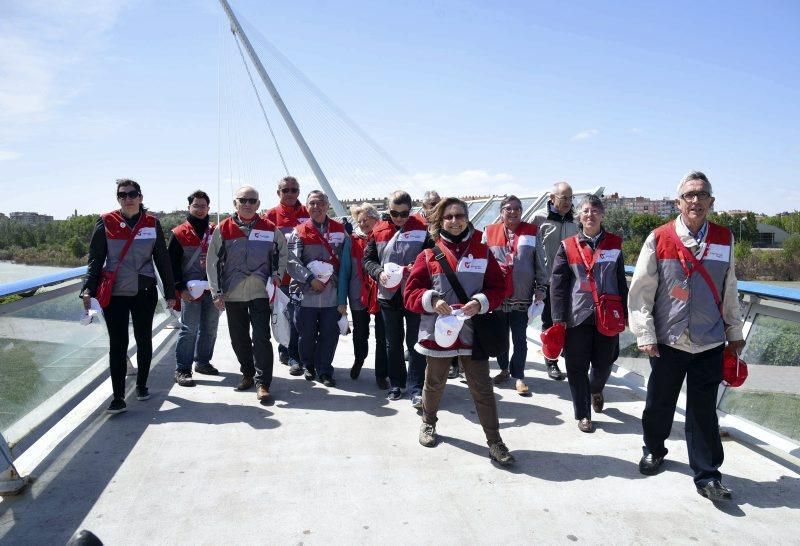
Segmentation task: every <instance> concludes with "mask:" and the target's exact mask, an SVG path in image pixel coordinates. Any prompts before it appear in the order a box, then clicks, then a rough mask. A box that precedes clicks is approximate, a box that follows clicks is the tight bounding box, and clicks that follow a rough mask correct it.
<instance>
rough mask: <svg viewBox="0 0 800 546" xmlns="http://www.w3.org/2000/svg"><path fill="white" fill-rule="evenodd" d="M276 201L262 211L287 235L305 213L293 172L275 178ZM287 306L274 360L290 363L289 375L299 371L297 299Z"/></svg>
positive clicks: (285, 282)
mask: <svg viewBox="0 0 800 546" xmlns="http://www.w3.org/2000/svg"><path fill="white" fill-rule="evenodd" d="M277 194H278V199H279V202H278V204H277V205H276V206H275V207H273V208H271V209H269V210H268V211H267V212H266V213H265V217H266V219H267V220H269V221H270V222H272V223H273V224H275V225H276V226H277V227H278V229H279V230H281V233H283V235H284V236H285V237H286V238H288V237H289V235H290V234H291V233H292V231H294V228H295V227H297V226H299V225H301V224H303V223H305V222H307V221H308V218H309V215H308V210H306V207H305V206H304V205H303V204H302V203H301V202H300V199H299V198H300V183H299V182H298V181H297V179H296V178H295V177H294V176H285V177H283V178H281V179H280V180H279V181H278V191H277ZM291 280H292V279H291V277H290V276H289V273H288V272H287V273H284V274H283V278H282V279H281V291H282V292H283V293H284V294H286V295H287V296H288V295H289V284H290V283H291ZM288 310H289V314H290V317H289V318H290V320H289V346H288V347H284V346H283V345H280V344H279V345H278V360H279V361H280V362H281V363H282V364H285V365H287V366H290V368H289V373H290V374H291V375H303V367H302V366H301V365H300V354H299V353H298V350H297V328H295V325H294V313H295V312H296V311H297V302H296V301H294V300H292V299H290V300H289V305H288Z"/></svg>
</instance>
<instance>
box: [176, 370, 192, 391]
mask: <svg viewBox="0 0 800 546" xmlns="http://www.w3.org/2000/svg"><path fill="white" fill-rule="evenodd" d="M175 383H177V384H178V385H180V386H181V387H194V379H192V374H191V373H189V372H175Z"/></svg>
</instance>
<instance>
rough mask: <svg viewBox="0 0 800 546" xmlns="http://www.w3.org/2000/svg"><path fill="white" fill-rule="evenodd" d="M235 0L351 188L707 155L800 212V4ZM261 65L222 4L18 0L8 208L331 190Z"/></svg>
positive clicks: (335, 179) (517, 188) (1, 20)
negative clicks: (118, 194) (134, 185)
mask: <svg viewBox="0 0 800 546" xmlns="http://www.w3.org/2000/svg"><path fill="white" fill-rule="evenodd" d="M230 1H231V5H232V7H233V9H234V11H236V13H237V15H239V16H240V17H241V18H242V21H243V24H244V26H245V29H246V31H247V32H248V34H249V35H250V39H251V41H252V42H253V46H254V48H255V49H256V50H257V51H258V52H259V55H262V59H263V62H264V65H265V66H266V67H267V70H268V72H269V73H270V76H271V77H272V78H273V80H274V83H275V85H276V87H277V88H278V91H279V92H280V93H281V95H282V96H283V99H284V102H285V103H286V104H287V106H288V107H289V109H290V111H291V112H292V115H293V116H294V117H295V119H296V122H297V125H298V126H299V127H300V129H301V131H302V132H303V133H304V135H305V136H306V139H307V141H308V144H309V146H310V148H311V149H312V150H313V152H314V153H315V155H317V156H318V159H319V161H320V164H321V165H322V167H323V170H324V171H325V172H326V175H327V177H328V179H329V180H330V182H331V184H332V185H333V187H334V190H335V191H336V193H337V195H339V197H342V198H344V197H362V196H363V197H368V196H369V197H372V196H377V195H383V194H386V193H388V192H389V191H390V190H393V189H397V188H403V189H407V190H409V192H410V193H411V194H412V196H413V197H421V194H422V192H423V191H424V190H425V189H436V190H438V191H439V193H441V194H443V195H448V194H450V195H452V194H455V195H475V194H481V195H484V194H490V193H494V194H505V193H516V194H518V195H532V194H536V193H540V192H541V191H544V190H546V189H548V188H549V187H550V186H551V185H552V184H553V183H554V182H556V181H559V180H566V181H568V182H570V183H571V184H572V186H573V187H574V188H575V189H576V190H579V189H595V188H597V187H604V188H605V192H606V194H610V193H614V192H616V193H619V194H621V195H625V196H636V195H643V196H647V197H653V198H657V197H663V196H670V197H672V196H674V194H675V188H676V185H677V183H678V181H679V180H680V178H681V176H682V175H683V174H685V173H686V172H689V171H692V170H702V171H704V172H705V173H706V174H707V175H708V177H709V179H710V180H711V182H712V184H713V186H714V193H715V195H716V199H717V201H716V204H715V208H716V209H717V210H730V209H746V210H753V211H755V212H761V213H767V214H774V213H777V212H780V211H785V210H796V209H800V185H799V184H798V182H797V178H798V177H797V174H796V173H798V172H800V127H799V124H798V122H800V103H799V102H798V100H797V97H798V96H800V92H799V91H798V89H799V88H800V85H799V84H800V63H798V62H797V59H798V58H800V2H796V1H789V0H787V1H763V0H762V1H758V2H755V1H753V2H737V1H726V2H722V1H710V2H698V1H684V0H677V1H671V2H666V1H664V2H634V1H618V2H597V1H591V0H585V1H584V0H576V1H571V2H538V1H518V2H517V1H495V2H488V1H474V0H473V1H468V0H460V1H450V0H447V1H444V0H428V1H422V0H419V1H394V2H389V1H383V0H373V1H348V0H337V1H333V0H330V1H323V0H319V1H310V0H295V1H293V2H273V1H268V0H230ZM267 40H268V42H267ZM270 44H271V45H270ZM273 47H274V48H276V49H277V50H278V51H280V52H281V53H282V54H283V55H285V56H286V57H287V58H288V59H289V60H290V61H291V63H292V65H293V66H294V67H296V68H287V66H286V65H284V64H282V63H281V62H280V61H279V59H280V57H279V56H278V55H277V54H276V53H275V52H274V50H273V49H272V48H273ZM243 66H244V65H243V64H242V60H241V58H240V57H239V53H238V51H237V48H236V42H235V41H234V39H233V38H232V35H231V33H230V31H229V27H228V23H227V20H226V17H225V15H224V13H223V11H222V9H221V7H220V6H219V3H218V2H217V1H216V0H175V1H171V2H161V1H156V0H93V1H92V2H85V1H77V0H0V192H2V193H1V194H2V199H0V212H4V213H6V214H8V213H9V212H11V211H20V210H23V211H31V210H32V211H37V212H40V213H45V214H51V215H54V216H55V217H56V218H65V217H67V216H68V215H70V214H72V213H73V211H75V210H77V211H78V213H79V214H93V213H98V212H102V211H106V210H111V209H113V208H115V207H116V205H117V204H116V200H115V197H114V193H115V184H114V180H115V179H117V178H132V179H134V180H137V181H138V182H139V183H140V184H141V185H142V189H143V193H144V195H145V199H144V201H145V204H146V205H147V206H148V207H149V208H150V209H152V210H173V209H177V208H183V207H185V206H186V200H185V196H186V195H188V194H189V193H190V192H192V191H193V190H195V189H198V188H201V189H204V190H206V191H208V193H210V194H211V195H212V208H214V209H216V208H217V207H218V206H220V207H221V208H222V209H223V210H228V209H229V208H230V197H229V196H230V194H231V191H232V189H234V188H235V187H238V186H239V185H242V184H252V185H253V186H255V187H256V188H257V189H259V190H260V191H261V195H262V205H263V206H265V207H267V206H272V205H274V204H275V201H276V199H277V198H276V197H275V185H276V182H277V180H278V179H279V178H280V177H282V176H284V175H285V174H286V173H287V172H289V173H291V174H294V175H296V176H297V177H298V178H299V179H300V182H301V186H302V188H303V190H304V192H305V190H310V189H311V188H312V187H316V186H317V182H316V181H315V180H314V178H313V176H312V174H311V171H310V169H309V167H308V166H307V165H306V164H305V162H304V161H303V158H302V155H301V153H300V151H299V150H298V148H297V146H296V145H294V143H293V142H292V139H291V137H290V135H289V133H288V130H287V129H286V126H285V124H284V123H283V122H282V120H281V118H280V116H279V114H278V113H277V112H276V110H275V107H274V105H273V104H272V102H271V100H270V98H269V95H268V93H267V92H266V91H265V90H264V88H263V86H262V85H261V84H260V83H259V87H258V89H259V96H260V98H261V100H262V102H263V103H264V108H265V112H266V114H267V119H268V120H269V121H270V126H271V127H272V130H273V132H274V133H275V140H277V142H278V146H277V148H276V145H275V143H274V141H273V139H272V137H271V136H270V133H269V128H268V127H267V124H266V122H265V121H264V116H263V114H262V112H261V110H260V108H259V106H258V101H257V98H256V94H255V92H254V91H253V88H252V87H251V84H250V82H249V80H248V76H247V73H246V72H245V71H244V68H243ZM251 70H252V68H251ZM298 70H299V71H300V72H302V74H304V75H305V77H306V78H307V79H308V80H310V81H311V82H313V86H314V89H317V90H320V91H321V93H323V94H324V95H321V94H320V92H318V91H309V88H308V87H307V86H304V85H303V83H302V82H303V78H302V76H298V74H299V72H298ZM319 97H322V98H319ZM332 105H335V107H334V106H332ZM339 112H343V113H344V118H343V117H342V116H339V114H338V113H339ZM343 119H346V120H348V121H343ZM355 125H357V126H358V127H359V128H360V129H353V127H354V126H355ZM359 131H363V133H364V134H366V135H369V137H368V138H362V137H361V136H360V135H361V134H362V133H360V132H359ZM373 144H374V145H373ZM277 149H280V150H281V153H282V154H283V156H284V160H285V162H286V167H285V168H284V166H283V163H282V162H281V158H280V156H279V155H278V153H277V151H276V150H277Z"/></svg>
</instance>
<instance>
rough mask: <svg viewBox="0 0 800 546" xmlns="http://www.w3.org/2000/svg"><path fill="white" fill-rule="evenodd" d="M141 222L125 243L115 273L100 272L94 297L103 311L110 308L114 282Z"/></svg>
mask: <svg viewBox="0 0 800 546" xmlns="http://www.w3.org/2000/svg"><path fill="white" fill-rule="evenodd" d="M143 219H144V213H142V215H141V216H140V217H139V222H141V221H142V220H143ZM139 222H136V225H135V226H133V231H131V235H130V237H129V238H128V241H127V242H126V243H125V246H124V247H122V252H120V254H119V261H118V262H117V267H116V268H114V271H107V270H105V269H104V270H102V271H100V279H99V280H98V281H97V289H95V291H94V297H95V299H96V300H97V303H99V304H100V307H102V308H103V309H105V308H106V307H108V305H109V304H110V303H111V292H112V291H113V290H114V282H115V281H116V280H117V271H118V270H119V266H120V265H122V260H124V259H125V255H126V254H127V253H128V249H129V248H130V247H131V243H133V240H134V239H135V238H136V232H137V231H138V230H139Z"/></svg>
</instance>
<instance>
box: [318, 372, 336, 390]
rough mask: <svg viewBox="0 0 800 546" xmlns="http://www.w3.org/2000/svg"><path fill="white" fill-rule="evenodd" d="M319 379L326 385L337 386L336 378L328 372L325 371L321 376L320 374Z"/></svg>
mask: <svg viewBox="0 0 800 546" xmlns="http://www.w3.org/2000/svg"><path fill="white" fill-rule="evenodd" d="M319 380H320V382H321V383H322V384H323V385H325V386H326V387H335V386H336V380H335V379H334V378H333V377H331V376H330V375H328V374H326V373H324V374H322V375H321V376H319Z"/></svg>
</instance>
